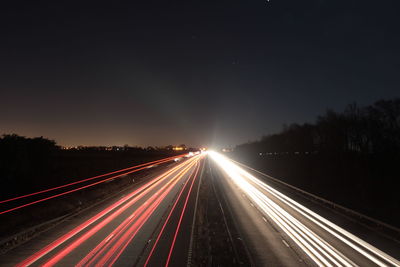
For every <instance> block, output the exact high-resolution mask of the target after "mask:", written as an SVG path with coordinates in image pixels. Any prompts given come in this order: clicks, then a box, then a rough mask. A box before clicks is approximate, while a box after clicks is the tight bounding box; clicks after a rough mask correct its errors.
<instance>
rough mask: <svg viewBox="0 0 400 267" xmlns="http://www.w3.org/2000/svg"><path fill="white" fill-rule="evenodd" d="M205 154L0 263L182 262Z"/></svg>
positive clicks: (186, 160)
mask: <svg viewBox="0 0 400 267" xmlns="http://www.w3.org/2000/svg"><path fill="white" fill-rule="evenodd" d="M203 158H204V155H196V156H193V157H190V158H184V159H181V160H180V161H178V162H177V163H175V164H173V165H172V166H171V167H170V168H169V169H167V170H166V171H164V172H163V173H162V174H160V175H154V177H152V178H151V179H148V181H147V182H146V183H143V184H141V185H140V186H137V187H136V188H135V189H133V190H131V191H130V192H128V193H126V194H125V195H123V196H120V197H119V198H117V199H113V200H112V201H109V202H107V203H104V204H102V205H100V206H99V207H96V208H93V209H90V210H88V211H87V212H86V213H85V214H83V215H82V216H77V217H76V218H72V219H71V220H68V221H65V222H63V223H61V224H60V225H57V226H56V227H54V228H52V229H51V230H49V231H46V232H45V233H42V234H41V235H39V236H38V237H36V238H33V239H31V240H29V241H28V242H27V243H25V244H23V245H21V246H19V247H17V248H15V249H13V250H10V251H9V252H7V253H6V254H4V255H1V256H0V265H1V266H110V265H114V266H133V265H139V266H177V265H185V264H186V263H187V255H188V248H189V241H190V235H191V231H190V230H191V226H192V220H193V217H194V206H195V205H194V202H195V199H196V192H197V187H198V186H199V176H200V173H201V171H202V168H203V165H204V163H203V160H202V159H203Z"/></svg>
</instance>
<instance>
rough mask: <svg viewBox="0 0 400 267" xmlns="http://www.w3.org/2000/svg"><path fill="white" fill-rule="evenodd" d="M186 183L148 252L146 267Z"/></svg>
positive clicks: (184, 186) (186, 183) (186, 182)
mask: <svg viewBox="0 0 400 267" xmlns="http://www.w3.org/2000/svg"><path fill="white" fill-rule="evenodd" d="M195 175H197V171H196V174H195ZM188 182H189V179H187V180H186V181H185V184H184V185H183V187H182V189H181V190H180V192H179V194H178V197H177V198H176V200H175V202H174V204H173V206H172V208H171V210H170V212H169V214H168V216H167V219H166V220H165V222H164V224H163V226H162V228H161V230H160V232H159V233H158V235H157V238H156V240H155V241H154V244H153V246H152V248H151V250H150V252H149V255H148V256H147V259H146V262H145V263H144V266H147V265H148V263H149V261H150V258H151V257H152V255H153V253H154V250H155V248H156V246H157V244H158V242H159V240H160V238H161V236H162V234H163V233H164V229H165V227H166V226H167V224H168V222H169V219H170V218H171V215H172V213H173V212H174V210H175V207H176V205H177V204H178V202H179V200H180V198H181V196H182V193H183V191H185V188H186V186H187V185H188Z"/></svg>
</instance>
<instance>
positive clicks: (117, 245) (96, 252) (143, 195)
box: [17, 156, 202, 266]
mask: <svg viewBox="0 0 400 267" xmlns="http://www.w3.org/2000/svg"><path fill="white" fill-rule="evenodd" d="M201 159H202V156H196V157H193V158H190V159H188V160H186V161H184V162H182V163H180V164H179V165H178V166H175V167H174V168H172V169H170V170H168V171H166V172H165V173H163V174H161V175H160V176H158V177H156V178H154V179H152V180H151V181H149V182H147V183H146V184H145V185H143V186H141V187H140V188H138V189H136V190H134V191H133V192H131V193H130V194H128V195H127V196H125V197H123V198H122V199H120V200H118V201H116V202H115V203H114V204H112V205H110V206H109V207H107V208H105V209H104V210H102V211H101V212H99V213H98V214H96V215H95V216H93V217H91V218H90V219H88V220H86V221H85V222H84V223H81V224H79V225H78V226H77V227H75V228H74V229H72V230H71V231H69V232H68V233H67V234H64V235H62V236H61V237H59V238H57V239H56V240H55V241H53V242H52V243H50V244H49V245H47V246H45V247H44V248H43V249H41V250H39V251H38V252H36V253H34V254H33V255H32V256H30V257H28V258H27V259H25V260H23V261H22V262H20V263H19V264H18V265H17V266H29V265H31V264H33V263H35V264H36V263H37V262H38V261H39V260H40V261H41V262H40V263H39V264H40V265H43V266H53V265H55V264H58V263H60V264H61V262H60V261H64V259H65V258H66V257H67V256H68V255H69V254H70V253H71V252H73V251H75V250H76V249H78V248H79V249H81V247H85V246H92V244H91V242H92V241H90V242H89V239H90V240H93V239H92V237H93V236H94V235H99V231H100V230H102V232H104V231H109V230H105V229H109V228H110V227H112V226H110V222H112V221H114V220H115V219H116V218H121V216H127V217H126V218H124V219H123V220H122V221H121V223H118V225H117V227H116V228H115V229H112V230H111V231H110V232H109V233H108V234H107V235H106V236H105V238H102V240H101V241H100V242H97V243H96V244H94V247H92V248H91V249H90V250H89V251H88V252H87V254H85V256H84V257H83V258H82V259H80V260H79V259H78V261H79V262H78V264H77V266H93V264H94V265H97V266H100V265H103V266H104V265H107V266H110V265H112V264H113V263H115V262H116V261H117V260H118V259H119V258H120V256H121V254H122V253H123V252H124V251H125V250H126V248H127V246H128V245H129V244H130V243H131V242H134V240H133V239H134V238H135V236H136V234H137V233H138V232H139V231H141V230H142V226H143V225H145V224H146V222H147V221H148V220H149V218H150V217H151V216H152V215H153V214H154V211H155V210H157V209H158V208H160V207H161V206H160V205H161V204H162V203H166V197H167V196H168V195H171V193H172V190H173V189H174V188H177V186H179V187H181V181H182V179H184V182H183V183H182V188H180V189H179V190H178V192H177V193H176V194H178V193H179V197H178V198H180V196H181V194H182V191H183V190H184V189H185V188H186V185H187V184H188V182H189V181H190V179H192V183H191V187H192V186H193V183H194V180H195V178H196V176H197V174H198V169H199V165H198V162H199V160H201ZM195 165H196V166H197V167H195V170H193V167H194V166H195ZM190 170H192V171H191V174H190V175H189V176H188V173H189V171H190ZM194 173H195V174H194ZM193 174H194V175H193ZM185 177H186V178H185ZM107 179H110V178H107ZM173 194H175V193H173ZM189 194H190V192H189ZM136 204H138V205H139V206H138V207H136V208H135V207H134V205H136ZM165 205H166V204H163V206H164V207H165ZM127 212H128V213H127ZM122 218H123V217H122ZM119 220H120V219H119ZM89 228H90V229H89ZM62 244H63V246H62V248H61V247H60V246H61V245H62ZM64 244H66V246H65V245H64ZM54 250H56V251H55V252H56V253H55V254H54V252H53V251H54ZM50 252H52V253H51V254H52V256H51V257H50V258H49V257H48V254H49V253H50ZM42 258H43V259H42ZM42 261H44V262H43V263H42Z"/></svg>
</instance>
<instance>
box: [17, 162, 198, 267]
mask: <svg viewBox="0 0 400 267" xmlns="http://www.w3.org/2000/svg"><path fill="white" fill-rule="evenodd" d="M192 160H193V159H190V160H188V161H185V162H183V163H181V164H180V165H178V166H175V167H174V168H172V169H171V170H168V171H166V172H165V173H163V174H161V175H159V176H158V177H156V178H154V179H153V180H151V181H149V182H148V183H146V184H145V185H143V186H141V187H140V188H138V189H136V190H134V191H133V192H132V193H130V194H128V195H127V196H125V197H124V198H122V199H120V200H118V201H117V202H115V203H114V204H112V205H110V206H109V207H107V208H106V209H104V210H103V211H101V212H99V213H98V214H96V215H95V216H93V217H92V218H90V219H89V220H87V221H85V222H84V223H82V224H80V225H79V226H77V227H76V228H74V229H73V230H71V231H69V232H68V233H67V234H65V235H63V236H62V237H60V238H58V239H57V240H55V241H53V242H52V243H50V244H49V245H47V246H46V247H44V248H43V249H41V250H39V251H38V252H36V253H34V254H33V255H32V256H30V257H28V258H27V259H25V260H24V261H22V262H21V263H19V264H18V265H17V266H29V265H31V264H32V263H34V262H36V261H37V260H39V259H40V258H42V257H43V256H45V255H46V254H48V253H49V252H51V251H53V250H54V249H55V248H57V247H59V246H60V245H61V244H63V243H65V242H66V241H68V240H69V239H71V238H72V237H74V236H75V235H77V234H78V233H80V232H81V231H83V230H84V229H86V228H87V227H89V226H90V225H92V224H94V223H95V222H96V221H98V220H100V219H101V218H103V217H104V216H106V215H107V214H109V213H110V212H111V211H113V210H115V209H116V208H118V207H119V206H121V205H123V204H124V203H126V202H127V201H129V200H130V199H131V198H133V197H135V196H136V198H135V199H134V200H133V201H130V202H129V203H131V204H133V203H135V202H136V201H137V200H139V199H140V198H141V197H143V196H144V195H145V194H147V193H148V192H149V191H150V190H152V189H153V188H154V187H156V186H158V185H159V184H160V183H162V182H163V181H164V180H165V179H166V178H167V177H168V176H169V175H170V174H172V173H174V172H176V171H177V170H178V169H180V168H182V167H183V166H186V165H187V164H189V163H190V162H191V161H192ZM122 208H125V209H126V208H128V206H127V205H126V204H125V205H124V206H123V207H122ZM120 209H121V208H120ZM121 212H122V211H121Z"/></svg>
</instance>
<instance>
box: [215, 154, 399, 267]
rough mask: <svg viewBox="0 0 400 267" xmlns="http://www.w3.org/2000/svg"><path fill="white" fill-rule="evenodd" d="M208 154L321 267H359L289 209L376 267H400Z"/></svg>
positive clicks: (372, 248)
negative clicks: (390, 266)
mask: <svg viewBox="0 0 400 267" xmlns="http://www.w3.org/2000/svg"><path fill="white" fill-rule="evenodd" d="M208 155H210V157H211V158H212V159H213V160H214V161H215V162H216V163H217V165H218V166H219V167H221V169H222V170H223V171H224V172H225V173H226V174H227V175H228V176H229V177H230V178H231V179H232V181H233V182H234V183H235V184H236V185H237V186H238V187H239V188H240V190H242V191H243V192H244V193H245V194H246V195H247V197H248V198H249V199H250V200H251V201H252V203H253V204H255V205H256V206H257V208H258V209H259V210H260V211H261V212H262V213H263V214H264V215H265V216H267V217H269V218H270V220H271V221H273V222H274V223H275V224H276V225H278V226H279V227H280V228H281V229H282V231H283V232H285V233H286V234H287V235H288V236H289V237H290V238H291V239H292V240H293V242H294V243H296V244H297V245H298V246H299V247H300V248H301V249H302V250H303V251H304V252H305V253H306V254H307V255H308V256H309V257H310V258H311V259H312V260H313V261H314V262H315V263H316V264H317V265H319V266H356V264H355V263H354V262H352V261H351V260H350V259H349V258H347V257H346V256H345V255H344V254H343V253H342V252H340V251H339V250H338V249H337V248H335V247H334V246H333V245H332V244H330V243H329V242H328V241H327V240H324V239H323V237H321V236H320V235H318V234H317V233H315V232H314V231H312V230H311V229H310V228H308V227H307V226H306V225H305V224H303V223H302V222H300V221H299V220H298V219H296V218H295V217H294V216H293V215H292V214H291V213H289V212H288V211H287V210H285V207H286V208H287V207H289V208H290V209H291V210H294V211H296V212H297V213H298V214H300V216H302V219H304V220H306V221H308V222H310V223H311V224H313V225H315V226H316V227H317V228H319V229H322V230H323V231H325V232H326V233H327V234H328V235H331V236H333V237H334V238H336V239H338V240H340V241H341V242H342V243H343V244H345V245H346V246H348V247H349V248H348V249H349V250H351V249H353V250H354V251H356V252H358V253H360V254H361V255H362V256H364V257H366V258H367V259H369V260H370V261H372V262H373V263H374V264H376V265H378V266H388V265H393V266H400V262H399V261H397V260H396V259H394V258H393V257H391V256H389V255H387V254H386V253H384V252H382V251H381V250H379V249H377V248H375V247H374V246H372V245H370V244H368V243H367V242H365V241H363V240H361V239H359V238H358V237H356V236H354V235H353V234H351V233H349V232H348V231H346V230H344V229H343V228H341V227H339V226H337V225H335V224H333V223H332V222H330V221H328V220H326V219H325V218H323V217H321V216H320V215H318V214H316V213H315V212H313V211H311V210H309V209H308V208H306V207H304V206H303V205H301V204H299V203H298V202H296V201H294V200H293V199H291V198H289V197H287V196H286V195H284V194H282V193H281V192H279V191H277V190H276V189H274V188H272V187H271V186H269V185H267V184H265V183H264V182H262V181H261V180H259V179H257V178H256V177H254V176H253V175H251V174H250V173H248V172H247V171H245V170H244V169H242V168H241V167H239V166H238V165H237V164H235V163H234V162H233V161H231V160H230V159H228V158H227V157H225V156H223V155H221V154H219V153H217V152H214V151H209V152H208ZM268 196H270V197H268ZM278 203H280V204H278Z"/></svg>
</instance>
